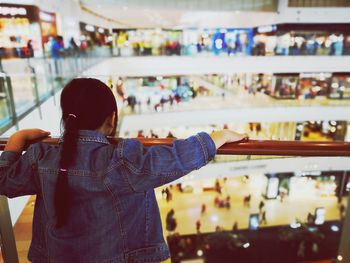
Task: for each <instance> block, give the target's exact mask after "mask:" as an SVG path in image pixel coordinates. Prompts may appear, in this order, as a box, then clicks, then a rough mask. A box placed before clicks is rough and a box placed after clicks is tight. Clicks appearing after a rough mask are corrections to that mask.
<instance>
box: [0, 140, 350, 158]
mask: <svg viewBox="0 0 350 263" xmlns="http://www.w3.org/2000/svg"><path fill="white" fill-rule="evenodd" d="M137 139H138V140H139V141H140V142H141V143H142V144H144V145H145V146H146V147H150V146H154V145H171V144H172V142H173V139H168V138H166V139H153V138H152V139H150V138H137ZM7 140H8V138H0V151H2V150H4V147H5V144H6V142H7ZM108 140H109V141H110V143H112V144H116V143H118V138H108ZM43 142H45V143H47V144H50V145H56V144H57V143H58V138H48V139H45V140H43ZM217 153H218V154H225V155H278V156H350V143H348V142H316V141H312V142H302V141H268V140H266V141H260V140H247V141H242V142H236V143H227V144H225V145H223V146H222V147H220V148H219V149H218V151H217Z"/></svg>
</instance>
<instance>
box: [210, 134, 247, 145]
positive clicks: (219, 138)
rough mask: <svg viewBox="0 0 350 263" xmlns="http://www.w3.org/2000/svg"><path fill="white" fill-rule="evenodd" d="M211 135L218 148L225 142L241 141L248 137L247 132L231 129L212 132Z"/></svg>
mask: <svg viewBox="0 0 350 263" xmlns="http://www.w3.org/2000/svg"><path fill="white" fill-rule="evenodd" d="M210 137H211V138H212V140H213V141H214V143H215V146H216V149H218V148H220V147H221V146H222V145H224V144H225V143H229V142H240V141H244V140H247V139H248V135H247V134H240V133H237V132H234V131H231V130H221V131H214V132H212V133H211V134H210Z"/></svg>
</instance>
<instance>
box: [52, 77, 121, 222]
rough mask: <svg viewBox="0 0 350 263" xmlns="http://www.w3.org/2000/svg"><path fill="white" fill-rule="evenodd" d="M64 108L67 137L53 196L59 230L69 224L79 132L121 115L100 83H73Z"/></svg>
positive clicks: (64, 98) (65, 91) (63, 98)
mask: <svg viewBox="0 0 350 263" xmlns="http://www.w3.org/2000/svg"><path fill="white" fill-rule="evenodd" d="M61 108H62V122H63V124H64V133H63V144H62V146H61V152H60V160H59V172H58V177H57V182H56V186H55V187H56V188H55V196H54V206H55V212H56V220H57V221H56V227H57V228H59V227H62V226H64V225H65V224H66V223H67V220H68V219H69V215H70V210H71V203H72V198H74V196H73V195H72V189H70V187H69V184H68V170H69V169H70V168H71V167H72V166H74V164H75V162H76V155H77V144H78V131H79V130H96V129H98V128H99V127H101V125H103V123H104V121H105V120H106V118H107V117H108V116H110V115H111V114H112V113H113V112H115V113H116V114H117V113H118V109H117V102H116V100H115V98H114V95H113V92H112V91H111V89H110V88H109V87H108V86H106V84H104V83H103V82H101V81H99V80H97V79H87V78H78V79H73V80H71V81H70V82H69V83H68V84H67V85H66V86H65V87H64V89H63V90H62V93H61ZM116 121H117V120H116Z"/></svg>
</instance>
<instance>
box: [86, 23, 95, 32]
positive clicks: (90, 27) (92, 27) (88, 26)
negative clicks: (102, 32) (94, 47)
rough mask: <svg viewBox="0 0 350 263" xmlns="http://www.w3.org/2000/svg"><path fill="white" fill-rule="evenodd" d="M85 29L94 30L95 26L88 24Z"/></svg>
mask: <svg viewBox="0 0 350 263" xmlns="http://www.w3.org/2000/svg"><path fill="white" fill-rule="evenodd" d="M85 30H86V31H89V32H94V31H95V27H94V26H92V25H86V26H85Z"/></svg>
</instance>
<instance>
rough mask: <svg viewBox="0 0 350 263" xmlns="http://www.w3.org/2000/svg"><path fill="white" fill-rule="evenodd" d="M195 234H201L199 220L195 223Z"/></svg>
mask: <svg viewBox="0 0 350 263" xmlns="http://www.w3.org/2000/svg"><path fill="white" fill-rule="evenodd" d="M196 232H197V234H199V233H200V232H201V221H200V220H199V219H198V220H197V221H196Z"/></svg>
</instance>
